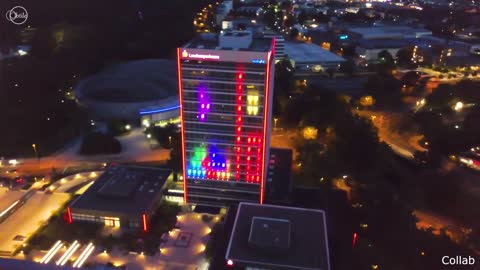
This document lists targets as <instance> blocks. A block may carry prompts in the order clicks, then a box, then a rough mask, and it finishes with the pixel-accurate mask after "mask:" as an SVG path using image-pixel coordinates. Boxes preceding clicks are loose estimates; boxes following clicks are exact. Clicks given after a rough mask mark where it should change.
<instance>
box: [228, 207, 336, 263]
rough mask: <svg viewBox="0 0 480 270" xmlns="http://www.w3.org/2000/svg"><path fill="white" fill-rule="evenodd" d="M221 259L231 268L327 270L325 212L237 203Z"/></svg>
mask: <svg viewBox="0 0 480 270" xmlns="http://www.w3.org/2000/svg"><path fill="white" fill-rule="evenodd" d="M225 260H226V262H225V263H226V264H227V265H228V266H231V267H234V269H277V270H283V269H284V270H293V269H302V270H330V258H329V248H328V237H327V225H326V217H325V212H324V211H323V210H315V209H306V208H294V207H285V206H277V205H266V204H264V205H259V204H252V203H240V205H239V207H238V210H237V214H236V217H235V221H234V224H233V229H232V233H231V235H230V240H229V243H228V247H227V252H226V254H225Z"/></svg>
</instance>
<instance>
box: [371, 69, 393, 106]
mask: <svg viewBox="0 0 480 270" xmlns="http://www.w3.org/2000/svg"><path fill="white" fill-rule="evenodd" d="M364 88H365V94H366V95H370V96H372V97H373V98H374V99H375V100H376V101H377V105H379V106H396V105H398V104H400V103H401V101H402V100H401V98H402V92H401V84H400V82H399V81H398V80H397V79H396V78H395V77H393V76H392V75H391V74H385V75H380V74H376V75H373V76H371V77H369V78H368V80H367V83H366V84H365V86H364Z"/></svg>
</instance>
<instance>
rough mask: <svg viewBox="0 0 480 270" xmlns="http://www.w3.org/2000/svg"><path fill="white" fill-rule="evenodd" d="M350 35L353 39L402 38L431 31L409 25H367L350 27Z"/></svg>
mask: <svg viewBox="0 0 480 270" xmlns="http://www.w3.org/2000/svg"><path fill="white" fill-rule="evenodd" d="M347 32H348V34H349V36H350V37H352V38H353V39H354V40H362V39H363V40H372V39H404V38H419V37H423V36H431V35H432V31H430V30H426V29H424V28H415V27H410V26H385V25H380V26H369V27H350V28H348V29H347Z"/></svg>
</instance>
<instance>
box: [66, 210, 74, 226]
mask: <svg viewBox="0 0 480 270" xmlns="http://www.w3.org/2000/svg"><path fill="white" fill-rule="evenodd" d="M67 219H68V221H67V222H68V224H72V222H73V220H72V211H71V210H70V207H67Z"/></svg>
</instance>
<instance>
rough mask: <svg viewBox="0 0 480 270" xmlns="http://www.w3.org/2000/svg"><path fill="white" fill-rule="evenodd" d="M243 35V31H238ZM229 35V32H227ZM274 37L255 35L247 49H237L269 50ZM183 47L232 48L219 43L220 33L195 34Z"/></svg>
mask: <svg viewBox="0 0 480 270" xmlns="http://www.w3.org/2000/svg"><path fill="white" fill-rule="evenodd" d="M238 34H239V35H241V34H242V33H238ZM227 36H228V34H227ZM271 46H272V39H271V38H260V37H254V38H253V39H252V43H251V44H250V47H249V48H246V49H235V50H237V51H253V52H268V51H270V50H271ZM182 48H190V49H206V50H230V51H232V50H233V49H232V48H224V47H220V45H219V35H218V34H214V33H204V34H200V35H197V36H195V37H194V38H193V39H192V40H191V41H190V42H189V43H187V44H186V45H184V46H183V47H182Z"/></svg>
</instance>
